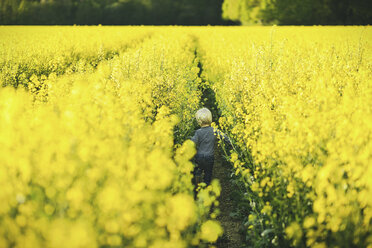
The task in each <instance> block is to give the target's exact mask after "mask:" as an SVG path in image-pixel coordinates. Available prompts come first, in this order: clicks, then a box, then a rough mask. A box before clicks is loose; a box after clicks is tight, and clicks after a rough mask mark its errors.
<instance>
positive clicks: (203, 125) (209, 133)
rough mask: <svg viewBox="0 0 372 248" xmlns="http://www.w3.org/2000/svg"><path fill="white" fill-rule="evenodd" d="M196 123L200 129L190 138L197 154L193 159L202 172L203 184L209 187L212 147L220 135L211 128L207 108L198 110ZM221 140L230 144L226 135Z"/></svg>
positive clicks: (212, 157) (210, 117) (210, 119)
mask: <svg viewBox="0 0 372 248" xmlns="http://www.w3.org/2000/svg"><path fill="white" fill-rule="evenodd" d="M195 117H196V121H197V122H198V124H199V125H200V129H198V130H196V132H195V135H194V136H193V137H192V138H191V140H192V141H194V143H195V145H196V149H197V153H196V155H195V157H194V159H195V163H196V164H197V165H198V168H199V169H200V170H201V171H202V172H204V182H205V183H206V184H207V185H209V184H210V183H211V180H212V170H213V163H214V145H215V142H216V139H217V135H218V136H219V137H220V136H221V135H222V133H221V132H220V131H218V130H215V129H214V128H213V127H211V123H212V113H211V111H209V109H207V108H202V109H200V110H198V111H197V112H196V114H195ZM223 138H224V139H226V141H227V142H228V143H229V144H230V141H229V139H228V138H227V136H226V135H223ZM195 173H196V170H194V176H195Z"/></svg>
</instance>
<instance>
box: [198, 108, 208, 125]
mask: <svg viewBox="0 0 372 248" xmlns="http://www.w3.org/2000/svg"><path fill="white" fill-rule="evenodd" d="M195 118H196V121H197V122H198V124H199V125H200V126H206V125H210V124H211V123H212V113H211V111H209V109H207V108H202V109H199V110H198V111H197V112H196V114H195Z"/></svg>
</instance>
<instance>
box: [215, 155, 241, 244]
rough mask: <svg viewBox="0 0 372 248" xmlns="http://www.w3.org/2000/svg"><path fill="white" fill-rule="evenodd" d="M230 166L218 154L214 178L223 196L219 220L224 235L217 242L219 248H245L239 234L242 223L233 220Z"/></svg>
mask: <svg viewBox="0 0 372 248" xmlns="http://www.w3.org/2000/svg"><path fill="white" fill-rule="evenodd" d="M228 166H229V165H228V164H226V162H225V160H224V159H223V158H222V157H221V155H220V154H219V153H218V152H216V155H215V162H214V168H213V178H217V179H218V180H219V181H220V184H221V195H220V197H219V202H220V205H219V208H220V211H221V213H220V215H219V217H218V218H217V220H219V221H220V223H221V225H222V227H223V229H224V235H223V236H222V238H220V239H219V240H218V241H217V244H216V245H217V247H218V248H241V247H243V240H242V236H241V234H240V233H239V229H240V226H241V221H239V220H236V219H233V218H232V217H231V216H230V213H231V212H233V210H234V205H233V202H232V199H231V197H230V196H231V192H232V185H231V183H230V181H229V174H230V170H229V169H228Z"/></svg>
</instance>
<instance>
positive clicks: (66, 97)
mask: <svg viewBox="0 0 372 248" xmlns="http://www.w3.org/2000/svg"><path fill="white" fill-rule="evenodd" d="M371 40H372V30H371V29H370V27H275V26H274V27H192V28H191V27H182V28H181V27H101V26H98V27H0V45H1V49H0V84H1V85H2V86H3V87H2V88H1V89H0V187H1V189H2V190H1V191H0V200H1V202H2V204H1V205H0V247H193V246H194V247H198V246H200V247H201V246H208V245H210V244H211V243H213V242H215V241H216V240H217V238H218V237H219V236H221V234H222V229H221V226H220V224H219V223H218V221H216V216H217V215H218V209H217V208H216V207H217V206H218V201H217V199H218V196H219V194H220V187H219V184H218V181H214V182H213V183H212V185H211V186H208V187H204V188H203V187H202V188H201V189H200V191H199V194H198V197H197V198H196V200H195V199H194V197H193V185H192V183H191V179H192V173H191V172H192V170H193V164H192V163H191V162H190V159H191V158H192V157H193V155H194V154H195V148H194V146H193V144H192V142H191V141H187V138H188V137H189V136H190V135H191V134H192V133H193V131H194V129H195V127H196V126H195V122H194V113H195V112H196V110H197V109H198V108H199V107H201V106H202V105H203V102H204V100H205V99H201V98H202V92H203V89H206V88H210V89H212V90H213V91H214V93H215V95H216V104H217V108H218V112H219V115H220V116H219V117H220V118H219V125H220V128H222V129H223V130H224V132H226V134H228V135H229V136H230V139H231V140H232V143H233V151H232V154H231V156H230V161H231V165H232V166H231V170H232V172H233V174H234V176H232V178H231V179H232V180H234V181H235V185H239V187H240V188H241V190H242V191H243V192H244V194H243V197H244V199H242V201H248V202H249V207H247V209H245V211H244V212H243V216H241V217H242V220H243V223H242V224H243V229H244V235H245V237H246V239H245V242H243V243H244V245H245V246H246V247H372V234H371V224H372V201H371V199H372V198H371V197H370V195H372V180H371V178H372V168H371V167H370V161H372V141H371V140H372V139H371V138H372V137H371V136H372V126H371V123H372V108H371V107H370V106H371V105H372V97H371V96H372V81H371V78H372V77H371V76H372V60H371V58H372V47H371V46H372V43H371ZM201 68H202V71H201ZM185 140H186V141H185ZM227 173H228V172H227ZM212 206H214V207H212Z"/></svg>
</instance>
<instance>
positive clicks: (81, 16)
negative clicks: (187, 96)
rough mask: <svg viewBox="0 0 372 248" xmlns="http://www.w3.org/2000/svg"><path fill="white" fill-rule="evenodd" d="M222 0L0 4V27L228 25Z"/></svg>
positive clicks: (20, 0)
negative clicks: (223, 11) (12, 25)
mask: <svg viewBox="0 0 372 248" xmlns="http://www.w3.org/2000/svg"><path fill="white" fill-rule="evenodd" d="M222 3H223V0H177V1H174V0H0V8H1V9H0V24H5V25H9V24H16V25H17V24H18V25H72V24H76V25H98V24H102V25H229V24H234V23H236V22H233V21H228V20H223V19H222Z"/></svg>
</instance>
